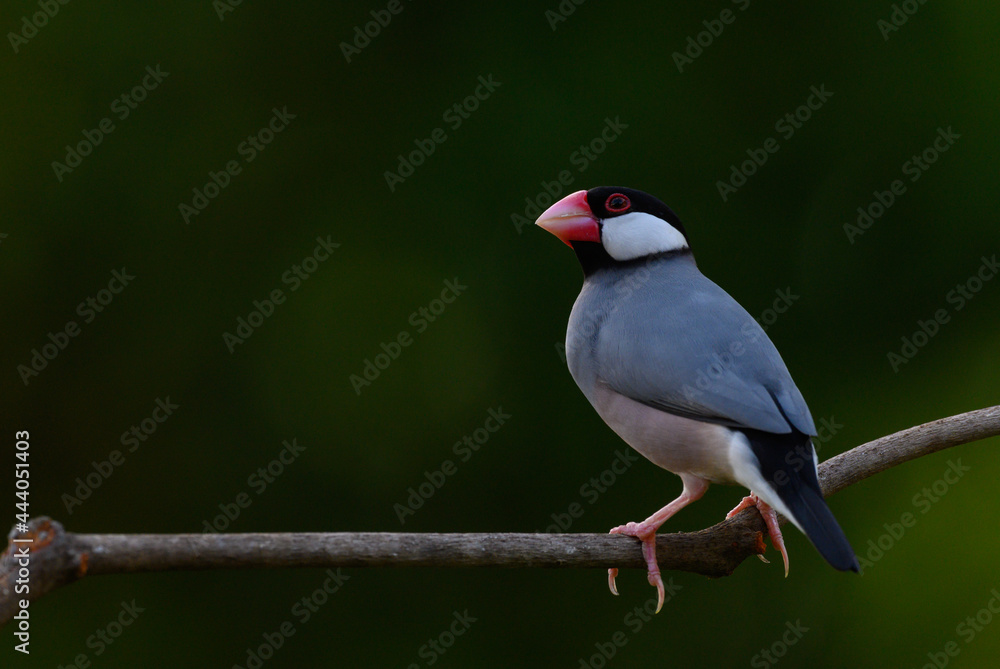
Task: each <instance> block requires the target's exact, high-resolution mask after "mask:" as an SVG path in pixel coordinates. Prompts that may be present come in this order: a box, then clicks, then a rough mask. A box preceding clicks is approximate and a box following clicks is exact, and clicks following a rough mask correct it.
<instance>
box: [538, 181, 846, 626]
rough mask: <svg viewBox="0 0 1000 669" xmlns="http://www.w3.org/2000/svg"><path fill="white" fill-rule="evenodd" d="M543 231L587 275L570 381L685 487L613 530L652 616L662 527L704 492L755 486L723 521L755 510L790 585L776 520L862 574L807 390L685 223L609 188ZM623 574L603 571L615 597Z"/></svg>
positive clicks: (549, 215) (554, 213)
mask: <svg viewBox="0 0 1000 669" xmlns="http://www.w3.org/2000/svg"><path fill="white" fill-rule="evenodd" d="M536 223H537V224H538V225H539V226H541V227H542V228H543V229H545V230H547V231H548V232H551V233H552V234H554V235H555V236H556V237H558V238H559V239H560V240H562V241H563V242H565V243H566V244H568V245H569V246H570V247H571V248H572V249H573V250H574V251H575V252H576V255H577V258H578V259H579V261H580V264H581V265H582V267H583V274H584V281H583V289H582V290H581V291H580V295H579V296H578V297H577V298H576V303H575V304H574V305H573V311H572V313H571V314H570V317H569V328H568V329H567V332H566V358H567V362H568V364H569V370H570V373H571V374H572V375H573V380H574V381H576V383H577V385H578V386H579V387H580V390H582V391H583V394H584V395H586V396H587V399H588V400H589V401H590V403H591V404H592V405H593V407H594V408H595V409H596V410H597V413H598V414H599V415H600V416H601V418H602V419H604V422H605V423H607V424H608V426H610V427H611V429H612V430H614V431H615V432H616V433H617V434H618V436H620V437H621V438H622V439H624V440H625V441H626V442H627V443H628V444H629V445H630V446H632V448H634V449H635V450H637V451H638V452H639V453H641V454H642V455H643V456H645V457H646V458H647V459H648V460H650V461H651V462H653V463H654V464H656V465H659V466H660V467H663V468H664V469H666V470H668V471H671V472H673V473H675V474H677V475H678V476H680V477H681V481H682V482H683V484H684V489H683V492H681V495H680V496H679V497H678V498H677V499H675V500H674V501H672V502H670V503H669V504H667V505H666V506H665V507H663V508H662V509H660V510H659V511H657V512H656V513H654V514H653V515H652V516H650V517H649V518H647V519H646V520H644V521H642V522H641V523H628V524H626V525H622V526H620V527H616V528H614V529H613V530H611V533H612V534H625V535H628V536H633V537H636V538H638V539H640V540H641V541H642V550H643V555H644V556H645V559H646V564H647V566H648V569H649V574H648V578H649V582H650V585H653V586H655V587H656V589H657V592H658V594H659V603H658V606H657V611H659V610H660V607H661V606H662V605H663V599H664V587H663V579H662V578H661V576H660V571H659V567H658V566H657V563H656V543H655V540H656V531H657V529H659V527H660V526H661V525H662V524H663V523H664V522H665V521H666V520H667V519H668V518H670V517H671V516H673V515H674V514H675V513H677V512H678V511H680V510H681V509H682V508H684V507H685V506H687V505H688V504H690V503H691V502H693V501H695V500H697V499H699V498H700V497H701V496H702V495H703V494H705V491H706V490H707V489H708V485H709V483H725V484H738V485H742V486H744V487H746V488H748V489H749V490H750V496H748V497H746V498H745V499H744V500H743V501H742V502H741V503H740V504H739V505H738V506H737V507H736V508H735V509H733V510H732V511H731V512H730V513H729V515H728V516H727V518H728V517H731V516H733V515H734V514H736V513H738V512H740V511H742V510H743V509H745V508H747V507H750V506H756V507H757V508H758V509H759V510H760V513H761V515H762V516H763V518H764V521H765V523H766V524H767V528H768V533H769V534H770V536H771V542H772V543H773V544H774V546H775V548H776V549H777V550H778V551H780V552H781V556H782V559H783V561H784V564H785V575H786V576H787V575H788V554H787V552H786V551H785V546H784V541H783V539H782V536H781V531H780V530H779V528H778V521H777V516H776V512H779V513H781V514H782V515H783V516H785V517H786V518H788V520H790V521H791V522H792V523H793V524H794V525H795V526H796V527H797V528H799V530H801V531H802V533H803V534H805V535H806V536H807V537H808V538H809V540H810V541H811V542H812V544H813V546H815V547H816V550H817V551H819V553H820V555H822V556H823V557H824V558H825V559H826V560H827V562H829V563H830V564H831V565H832V566H833V567H834V568H836V569H840V570H842V571H847V570H852V571H855V572H856V571H858V570H859V565H858V560H857V558H856V557H855V555H854V551H853V550H852V549H851V545H850V543H848V541H847V538H846V537H845V536H844V533H843V531H842V530H841V529H840V526H839V525H837V521H836V520H835V519H834V517H833V514H832V513H831V512H830V509H829V507H827V505H826V502H825V501H824V500H823V494H822V492H821V490H820V486H819V480H818V476H817V469H816V466H817V460H816V450H815V448H814V447H813V444H812V440H811V437H812V436H815V434H816V427H815V425H814V424H813V419H812V416H811V415H810V413H809V407H808V406H806V403H805V400H804V399H803V398H802V393H800V392H799V389H798V388H796V387H795V383H794V382H793V381H792V377H791V375H790V374H789V373H788V369H787V368H786V367H785V363H784V362H783V361H782V359H781V356H780V355H779V354H778V351H777V349H775V347H774V344H772V343H771V340H770V339H768V337H767V335H766V334H764V330H763V329H762V328H761V327H760V325H759V324H758V323H757V321H756V320H754V318H753V317H752V316H751V315H750V314H748V313H747V312H746V310H745V309H743V307H741V306H740V305H739V303H737V302H736V300H734V299H733V298H732V297H730V296H729V294H728V293H726V292H725V291H724V290H722V289H721V288H719V286H717V285H715V284H714V283H713V282H712V281H710V280H709V279H708V278H706V277H705V276H704V275H703V274H702V273H701V272H700V271H699V270H698V266H697V265H696V264H695V260H694V256H693V255H692V253H691V247H690V244H689V242H688V237H687V233H686V232H685V230H684V226H683V225H682V224H681V222H680V219H679V218H678V217H677V215H676V214H675V213H674V212H673V211H671V210H670V208H669V207H667V206H666V205H665V204H663V203H662V202H660V201H659V200H657V199H656V198H654V197H652V196H651V195H648V194H646V193H643V192H641V191H637V190H633V189H630V188H617V187H602V188H593V189H591V190H589V191H582V190H581V191H577V192H575V193H572V194H571V195H568V196H566V197H565V198H563V199H562V200H560V201H559V202H557V203H555V204H554V205H552V206H551V207H549V209H547V210H546V211H545V212H544V213H542V215H541V216H540V217H539V218H538V220H537V221H536ZM617 573H618V570H617V569H609V570H608V585H609V587H610V588H611V592H613V593H614V594H616V595H617V594H618V591H617V589H616V587H615V576H617Z"/></svg>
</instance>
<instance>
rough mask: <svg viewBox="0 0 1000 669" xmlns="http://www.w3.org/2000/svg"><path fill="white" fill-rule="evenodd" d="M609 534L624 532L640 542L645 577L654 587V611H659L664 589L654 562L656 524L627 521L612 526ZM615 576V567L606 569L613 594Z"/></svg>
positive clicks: (616, 591)
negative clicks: (644, 561)
mask: <svg viewBox="0 0 1000 669" xmlns="http://www.w3.org/2000/svg"><path fill="white" fill-rule="evenodd" d="M609 534H624V535H625V536H629V537H635V538H636V539H638V540H639V541H641V542H642V555H643V557H644V558H645V559H646V568H647V570H648V573H647V576H646V577H647V578H648V579H649V584H650V585H651V586H653V587H655V588H656V595H657V602H656V612H657V613H659V612H660V609H661V608H663V600H664V599H665V598H666V590H665V589H664V587H663V578H662V577H661V576H660V566H659V565H658V564H657V562H656V526H651V525H647V524H646V523H627V524H625V525H619V526H618V527H616V528H614V529H613V530H611V532H610V533H609ZM616 576H618V570H617V569H614V568H612V569H609V570H608V587H609V588H610V589H611V593H612V594H614V595H617V594H618V588H617V587H616V586H615V577H616Z"/></svg>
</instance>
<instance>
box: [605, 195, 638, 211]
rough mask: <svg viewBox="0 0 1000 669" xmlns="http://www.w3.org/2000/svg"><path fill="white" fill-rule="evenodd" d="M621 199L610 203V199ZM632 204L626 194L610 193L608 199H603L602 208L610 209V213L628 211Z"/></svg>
mask: <svg viewBox="0 0 1000 669" xmlns="http://www.w3.org/2000/svg"><path fill="white" fill-rule="evenodd" d="M618 198H620V199H621V202H616V203H615V204H612V203H611V201H612V200H615V199H618ZM631 206H632V202H631V201H629V199H628V196H626V195H622V194H621V193H612V194H611V195H609V196H608V199H607V200H605V201H604V208H605V209H607V210H608V211H610V212H611V213H612V214H620V213H622V212H623V211H628V208H629V207H631Z"/></svg>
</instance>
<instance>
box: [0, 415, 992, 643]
mask: <svg viewBox="0 0 1000 669" xmlns="http://www.w3.org/2000/svg"><path fill="white" fill-rule="evenodd" d="M998 434H1000V406H995V407H990V408H988V409H980V410H978V411H970V412H968V413H964V414H959V415H957V416H952V417H950V418H943V419H941V420H936V421H933V422H930V423H925V424H924V425H919V426H917V427H912V428H909V429H907V430H903V431H902V432H896V433H895V434H891V435H889V436H886V437H882V438H881V439H876V440H875V441H871V442H869V443H867V444H864V445H862V446H858V447H857V448H854V449H852V450H850V451H848V452H846V453H843V454H841V455H838V456H836V457H835V458H832V459H830V460H828V461H826V462H824V463H822V464H821V465H820V466H819V472H820V482H821V483H822V485H823V491H824V494H825V495H827V496H829V495H832V494H833V493H835V492H839V491H840V490H843V489H844V488H846V487H847V486H849V485H852V484H854V483H857V482H858V481H861V480H863V479H865V478H868V477H869V476H872V475H874V474H877V473H879V472H881V471H884V470H886V469H889V468H890V467H894V466H896V465H899V464H902V463H904V462H907V461H909V460H913V459H915V458H919V457H921V456H924V455H928V454H930V453H934V452H937V451H940V450H942V449H945V448H949V447H951V446H957V445H959V444H965V443H968V442H970V441H976V440H979V439H985V438H987V437H992V436H996V435H998ZM763 531H764V522H763V520H762V519H761V517H760V514H759V513H757V511H756V510H755V509H751V510H748V511H747V512H746V513H741V514H739V515H738V516H736V517H734V518H732V519H731V520H726V521H723V522H721V523H719V524H718V525H715V526H713V527H710V528H708V529H705V530H701V531H699V532H690V533H676V534H662V535H659V536H658V537H657V556H658V559H659V563H660V568H661V569H664V570H666V569H672V570H677V571H688V572H693V573H697V574H703V575H705V576H712V577H718V576H728V575H729V574H731V573H732V572H733V570H735V569H736V567H738V566H739V565H740V563H741V562H743V560H745V559H746V558H748V557H749V556H751V555H758V554H762V553H763V552H764V541H763V535H762V533H763ZM26 538H32V539H33V540H34V541H33V543H32V544H25V543H15V542H14V540H15V539H26ZM8 539H9V540H10V543H9V545H8V548H7V550H6V551H5V552H4V554H3V555H2V556H0V624H4V623H6V622H8V621H10V620H11V618H12V616H14V614H15V612H16V611H17V610H18V600H19V599H21V598H23V597H25V595H24V594H17V593H16V592H15V586H16V585H17V580H18V578H19V576H18V570H19V568H20V567H19V564H18V555H17V551H18V550H19V547H22V546H25V545H30V546H31V551H30V560H29V564H30V567H29V570H30V576H29V585H30V593H29V595H28V597H29V598H30V599H32V600H34V599H37V598H39V597H41V596H42V595H44V594H46V593H47V592H49V591H51V590H53V589H55V588H57V587H59V586H61V585H66V584H68V583H71V582H73V581H75V580H77V579H80V578H82V577H83V576H84V575H88V574H89V575H96V574H122V573H135V572H150V571H173V570H182V569H184V570H194V569H199V570H201V569H260V568H287V567H327V568H329V567H589V568H598V567H600V568H606V567H612V566H614V567H622V568H645V562H644V561H643V558H642V553H641V551H640V548H639V543H638V542H637V541H636V540H635V539H632V538H631V537H624V536H619V535H609V534H405V533H393V532H338V533H272V534H74V533H72V532H66V531H64V530H63V528H62V525H60V524H59V523H58V522H56V521H54V520H51V519H49V518H44V517H43V518H36V519H33V520H32V521H31V523H30V524H29V529H28V531H27V532H20V533H19V532H17V531H16V530H14V531H11V533H10V534H9V535H8Z"/></svg>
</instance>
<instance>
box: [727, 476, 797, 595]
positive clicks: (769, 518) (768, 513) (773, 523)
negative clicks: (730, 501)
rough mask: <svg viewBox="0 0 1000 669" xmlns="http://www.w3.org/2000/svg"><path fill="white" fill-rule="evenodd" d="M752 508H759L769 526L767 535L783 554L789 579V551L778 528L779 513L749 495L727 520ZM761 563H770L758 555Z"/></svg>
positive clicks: (762, 501) (731, 512)
mask: <svg viewBox="0 0 1000 669" xmlns="http://www.w3.org/2000/svg"><path fill="white" fill-rule="evenodd" d="M751 506H755V507H757V510H758V511H760V515H761V517H762V518H763V519H764V524H765V525H766V526H767V533H768V535H769V536H770V537H771V544H772V545H773V546H774V547H775V549H777V551H778V552H779V553H781V560H782V561H783V562H784V563H785V578H788V551H786V550H785V539H784V537H782V536H781V528H780V527H779V526H778V513H777V512H776V511H775V510H774V509H772V508H771V507H770V506H769V505H768V504H767V503H766V502H764V500H762V499H761V498H760V497H758V496H757V495H752V494H751V495H748V496H747V497H744V498H743V501H741V502H740V503H739V504H737V505H736V508H735V509H733V510H732V511H730V512H729V513H727V514H726V518H732V517H733V516H735V515H736V514H737V513H739V512H740V511H742V510H743V509H748V508H750V507H751ZM757 557H758V558H760V560H761V562H768V560H767V558H765V557H764V556H763V555H758V556H757Z"/></svg>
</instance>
